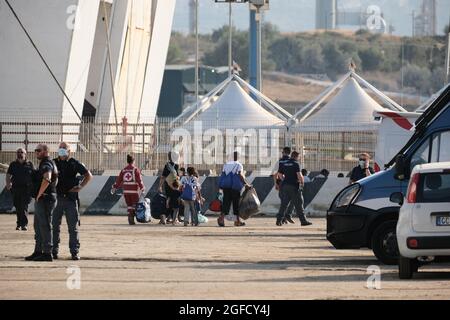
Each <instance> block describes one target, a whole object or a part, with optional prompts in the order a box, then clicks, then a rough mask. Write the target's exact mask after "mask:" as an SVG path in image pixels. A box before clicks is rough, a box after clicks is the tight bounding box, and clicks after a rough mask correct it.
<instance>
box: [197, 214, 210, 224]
mask: <svg viewBox="0 0 450 320" xmlns="http://www.w3.org/2000/svg"><path fill="white" fill-rule="evenodd" d="M197 217H198V223H208V218H207V217H206V216H204V215H203V214H201V213H199V214H198V215H197Z"/></svg>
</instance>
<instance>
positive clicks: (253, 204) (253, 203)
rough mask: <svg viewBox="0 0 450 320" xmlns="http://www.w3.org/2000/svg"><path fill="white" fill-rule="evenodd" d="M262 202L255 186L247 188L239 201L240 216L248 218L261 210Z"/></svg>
mask: <svg viewBox="0 0 450 320" xmlns="http://www.w3.org/2000/svg"><path fill="white" fill-rule="evenodd" d="M260 207H261V202H260V201H259V198H258V194H257V193H256V190H255V188H253V187H252V188H250V189H246V190H245V191H244V193H243V194H242V197H241V200H240V201H239V217H241V218H242V219H244V220H247V219H248V218H250V217H251V216H253V215H255V214H256V213H258V212H259V210H260Z"/></svg>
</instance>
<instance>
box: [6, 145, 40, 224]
mask: <svg viewBox="0 0 450 320" xmlns="http://www.w3.org/2000/svg"><path fill="white" fill-rule="evenodd" d="M16 155H17V158H16V160H15V161H13V162H11V164H10V165H9V167H8V172H7V173H6V189H8V190H10V191H11V193H12V196H13V204H14V207H15V208H16V214H17V227H16V230H23V231H26V230H28V217H27V215H28V206H29V205H30V202H31V192H32V189H33V182H32V175H33V171H34V166H33V164H32V163H31V161H28V160H27V152H26V151H25V149H23V148H19V149H17V151H16Z"/></svg>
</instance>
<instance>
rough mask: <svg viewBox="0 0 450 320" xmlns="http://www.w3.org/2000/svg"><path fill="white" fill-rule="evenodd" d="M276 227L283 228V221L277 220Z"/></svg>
mask: <svg viewBox="0 0 450 320" xmlns="http://www.w3.org/2000/svg"><path fill="white" fill-rule="evenodd" d="M276 225H277V226H279V227H282V226H283V222H282V220H280V219H277V223H276Z"/></svg>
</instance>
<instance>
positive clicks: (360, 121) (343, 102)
mask: <svg viewBox="0 0 450 320" xmlns="http://www.w3.org/2000/svg"><path fill="white" fill-rule="evenodd" d="M358 81H359V82H361V83H362V84H363V85H364V86H366V88H367V89H369V90H370V91H372V93H374V94H375V95H376V96H377V97H378V98H380V99H381V100H382V101H383V102H384V103H385V104H386V105H387V107H388V108H389V109H386V108H384V107H382V106H381V105H380V104H379V103H378V102H376V101H375V100H374V99H373V98H372V97H371V96H370V95H369V94H367V92H366V91H365V90H363V88H362V87H361V85H360V84H359V83H358ZM341 86H342V88H341ZM338 90H339V91H338ZM336 91H338V92H337V94H336V95H335V96H334V97H333V98H332V99H330V101H328V103H326V104H325V105H324V106H323V107H322V108H320V109H319V107H320V106H321V105H322V104H323V103H324V102H325V100H326V99H327V98H328V97H330V96H331V95H332V94H333V93H334V92H336ZM390 110H395V111H405V110H404V109H403V108H402V107H401V106H399V105H398V104H397V103H395V102H394V101H393V100H391V99H390V98H389V97H387V96H386V95H384V94H383V93H381V92H380V91H378V90H377V89H375V88H374V87H373V86H371V85H370V84H369V83H368V82H366V81H365V80H363V79H362V78H361V77H360V76H358V75H357V74H356V73H354V72H353V71H351V72H349V73H348V74H347V75H346V76H345V77H344V78H343V79H341V80H340V81H338V82H337V83H336V84H335V85H334V86H332V87H330V88H329V89H327V90H326V91H325V92H324V93H322V94H321V95H320V96H319V97H318V98H316V99H315V100H313V101H312V102H311V103H310V104H308V105H307V106H306V107H305V108H303V109H302V110H300V111H299V112H298V113H297V114H296V115H294V116H293V117H292V118H291V122H290V124H291V125H292V128H293V129H294V130H295V131H312V130H313V131H317V130H320V131H339V132H341V131H359V130H362V131H366V130H372V129H374V128H376V126H378V125H379V121H377V120H375V118H374V116H373V114H374V112H380V111H390ZM306 111H307V112H306ZM305 112H306V113H305ZM314 112H315V113H314ZM302 113H303V114H304V115H303V116H302V117H301V118H300V119H299V120H298V121H295V120H296V118H297V117H298V116H299V115H300V114H302Z"/></svg>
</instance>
